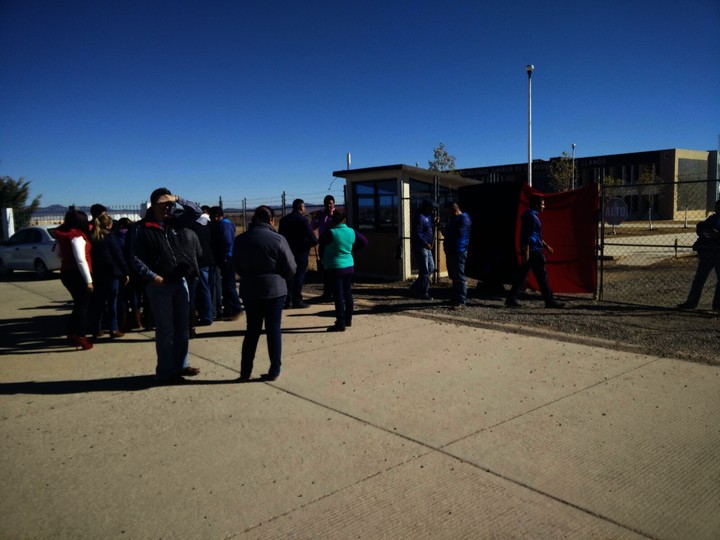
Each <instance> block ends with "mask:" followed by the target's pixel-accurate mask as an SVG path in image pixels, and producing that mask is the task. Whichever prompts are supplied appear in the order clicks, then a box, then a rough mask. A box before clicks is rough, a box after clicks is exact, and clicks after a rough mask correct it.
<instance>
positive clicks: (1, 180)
mask: <svg viewBox="0 0 720 540" xmlns="http://www.w3.org/2000/svg"><path fill="white" fill-rule="evenodd" d="M29 197H30V180H25V179H24V178H22V177H20V178H19V179H18V180H13V179H12V178H10V177H9V176H2V177H0V208H12V209H13V216H14V218H15V227H16V228H20V227H26V226H27V225H29V224H30V216H32V213H33V212H34V211H35V210H37V208H38V206H40V198H41V197H42V195H38V196H37V197H35V198H34V199H33V200H32V201H31V202H30V204H27V201H28V198H29Z"/></svg>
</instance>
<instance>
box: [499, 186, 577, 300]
mask: <svg viewBox="0 0 720 540" xmlns="http://www.w3.org/2000/svg"><path fill="white" fill-rule="evenodd" d="M544 211H545V199H544V198H543V197H541V196H540V195H533V196H531V197H530V208H528V209H527V210H525V212H524V213H523V215H522V217H521V218H520V256H521V264H520V271H519V272H518V275H517V278H516V279H515V282H514V283H513V285H512V287H511V288H510V292H509V293H508V296H507V299H506V300H505V305H506V306H507V307H519V306H520V304H519V303H518V301H517V295H518V292H519V291H520V287H522V286H523V285H524V284H525V280H526V279H527V275H528V272H530V270H532V271H533V274H534V275H535V279H536V280H537V282H538V286H539V287H540V293H541V294H542V297H543V300H545V307H547V308H562V307H565V304H563V303H562V302H557V301H556V300H555V297H554V295H553V292H552V289H550V285H549V284H548V275H547V270H546V269H545V254H544V250H545V249H547V250H548V252H549V253H553V248H552V247H551V246H550V244H548V243H547V242H546V241H545V240H543V235H542V223H541V222H540V214H541V213H542V212H544Z"/></svg>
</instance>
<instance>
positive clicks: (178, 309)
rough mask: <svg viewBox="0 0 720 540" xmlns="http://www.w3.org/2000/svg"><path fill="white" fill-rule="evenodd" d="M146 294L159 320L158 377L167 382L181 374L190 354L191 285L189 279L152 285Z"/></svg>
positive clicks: (156, 336) (156, 322)
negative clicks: (189, 285) (189, 290)
mask: <svg viewBox="0 0 720 540" xmlns="http://www.w3.org/2000/svg"><path fill="white" fill-rule="evenodd" d="M145 291H146V293H147V297H148V300H149V302H150V307H151V309H152V313H153V317H154V318H155V351H156V352H157V367H156V368H155V376H156V377H157V379H158V380H167V379H170V378H172V377H174V376H176V375H178V374H179V373H180V370H182V368H183V363H184V361H185V358H186V357H187V355H188V338H189V335H188V334H189V332H188V318H189V316H190V301H189V295H188V288H187V283H186V281H185V279H182V280H180V281H165V282H164V283H163V284H162V285H155V284H154V283H148V284H147V287H146V288H145Z"/></svg>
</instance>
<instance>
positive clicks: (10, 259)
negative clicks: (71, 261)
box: [0, 227, 60, 279]
mask: <svg viewBox="0 0 720 540" xmlns="http://www.w3.org/2000/svg"><path fill="white" fill-rule="evenodd" d="M54 233H55V227H52V228H48V227H26V228H24V229H20V230H19V231H18V232H16V233H15V234H13V235H12V236H11V237H10V239H9V240H7V241H6V242H3V243H2V245H0V275H6V274H10V273H11V272H12V271H13V270H30V271H32V272H35V273H36V274H37V276H38V277H39V278H40V279H44V278H47V277H48V276H49V275H50V273H51V272H52V271H53V270H58V269H59V268H60V253H59V251H60V250H59V247H58V246H57V245H56V244H57V242H56V240H55V237H54Z"/></svg>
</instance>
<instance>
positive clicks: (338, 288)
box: [330, 270, 353, 328]
mask: <svg viewBox="0 0 720 540" xmlns="http://www.w3.org/2000/svg"><path fill="white" fill-rule="evenodd" d="M330 272H332V273H333V274H334V278H333V294H334V295H335V324H336V325H337V326H342V327H343V328H344V327H345V326H350V325H351V324H352V316H353V295H352V279H353V275H352V274H345V275H338V274H337V271H336V270H330Z"/></svg>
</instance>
